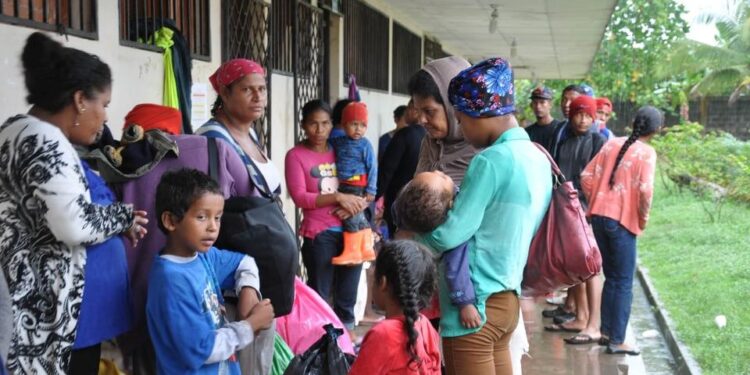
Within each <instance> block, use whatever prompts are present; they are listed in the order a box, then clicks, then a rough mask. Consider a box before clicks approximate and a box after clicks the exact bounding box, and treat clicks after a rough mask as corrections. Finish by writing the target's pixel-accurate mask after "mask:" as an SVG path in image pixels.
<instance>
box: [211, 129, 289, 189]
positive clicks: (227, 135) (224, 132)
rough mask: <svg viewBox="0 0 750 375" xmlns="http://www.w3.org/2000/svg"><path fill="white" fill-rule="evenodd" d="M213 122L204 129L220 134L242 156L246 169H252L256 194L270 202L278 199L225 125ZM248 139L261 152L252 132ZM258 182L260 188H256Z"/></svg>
mask: <svg viewBox="0 0 750 375" xmlns="http://www.w3.org/2000/svg"><path fill="white" fill-rule="evenodd" d="M214 121H216V124H215V125H209V126H205V125H204V127H206V129H207V130H213V131H216V132H218V133H220V134H221V135H222V136H223V137H224V139H226V140H227V141H228V142H229V143H230V144H231V145H232V146H233V147H234V148H235V149H236V150H237V152H238V153H239V154H240V155H241V156H242V159H243V161H245V162H246V163H247V164H248V167H249V168H248V169H252V172H250V179H251V180H253V184H254V185H256V188H257V190H258V192H259V193H260V195H262V196H264V197H266V198H268V199H271V200H277V199H279V192H278V191H271V188H270V187H269V186H268V182H267V181H266V177H265V176H263V173H262V172H261V171H260V169H259V168H258V166H257V165H256V164H255V161H254V160H253V158H252V157H251V156H250V155H248V154H247V153H246V152H245V150H243V149H242V147H241V146H240V144H239V143H238V142H237V140H236V139H234V137H233V136H232V135H231V134H230V133H229V131H228V130H227V129H226V125H224V124H223V123H221V121H219V120H217V119H214ZM209 138H211V137H209ZM250 139H252V140H253V142H254V143H255V145H256V146H257V147H258V149H259V150H262V148H261V147H260V144H259V143H258V141H257V139H256V138H255V137H254V133H253V132H251V133H250ZM268 162H269V163H270V162H271V159H268ZM258 182H260V184H261V185H262V186H257V185H258V184H257V183H258Z"/></svg>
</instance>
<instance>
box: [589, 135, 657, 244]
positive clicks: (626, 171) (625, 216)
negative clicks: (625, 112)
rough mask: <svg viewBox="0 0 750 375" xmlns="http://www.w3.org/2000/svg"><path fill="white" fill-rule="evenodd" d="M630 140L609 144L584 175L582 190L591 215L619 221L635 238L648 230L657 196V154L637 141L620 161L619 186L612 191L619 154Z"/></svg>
mask: <svg viewBox="0 0 750 375" xmlns="http://www.w3.org/2000/svg"><path fill="white" fill-rule="evenodd" d="M626 139H627V138H625V137H620V138H614V139H612V140H610V141H609V142H607V143H606V144H605V145H604V146H603V147H602V149H601V150H600V151H599V153H598V154H597V155H596V156H595V157H594V159H592V160H591V162H590V163H589V164H588V165H587V166H586V169H584V171H583V172H582V173H581V188H582V189H583V193H584V194H585V195H586V198H587V199H588V201H589V210H588V212H587V215H588V216H589V217H590V216H591V215H597V216H604V217H608V218H610V219H613V220H617V221H619V222H620V224H621V225H622V226H623V227H625V228H626V229H627V230H629V231H630V232H631V233H633V234H635V235H639V234H641V232H643V229H645V228H646V222H648V216H649V211H650V210H651V200H652V197H653V192H654V173H655V170H656V151H655V150H654V148H653V147H651V146H649V145H647V144H646V143H643V142H641V141H635V143H633V144H632V145H630V147H629V148H628V150H627V151H626V152H625V155H624V156H623V158H622V161H620V166H619V167H618V168H617V171H616V173H615V183H614V186H613V187H612V188H610V187H609V177H610V175H612V169H613V168H614V165H615V161H616V159H617V154H618V153H619V152H620V149H621V148H622V145H623V144H624V143H625V140H626Z"/></svg>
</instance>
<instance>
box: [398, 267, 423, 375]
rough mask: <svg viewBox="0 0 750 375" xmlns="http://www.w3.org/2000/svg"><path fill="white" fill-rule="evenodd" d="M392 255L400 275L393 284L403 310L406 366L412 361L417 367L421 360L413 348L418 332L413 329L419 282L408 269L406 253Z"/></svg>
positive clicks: (417, 315)
mask: <svg viewBox="0 0 750 375" xmlns="http://www.w3.org/2000/svg"><path fill="white" fill-rule="evenodd" d="M394 255H396V257H395V258H394V260H395V261H396V266H397V269H398V274H399V277H400V280H398V281H399V282H398V283H397V284H395V289H396V290H395V292H396V293H397V297H398V301H399V304H400V305H401V309H402V310H403V311H404V329H406V335H407V336H408V337H409V340H408V341H407V343H406V351H407V352H408V353H409V358H410V359H409V364H408V366H409V367H411V365H412V364H413V363H416V364H417V367H419V366H420V362H421V360H420V359H419V357H418V356H417V350H416V348H415V345H416V344H417V338H418V337H419V334H418V333H417V331H416V330H415V329H414V324H416V322H417V320H419V298H418V297H417V292H418V290H419V284H418V282H417V280H415V279H414V277H413V275H412V273H411V270H410V269H409V264H408V263H409V262H408V260H407V259H406V258H407V255H406V254H404V253H396V254H394Z"/></svg>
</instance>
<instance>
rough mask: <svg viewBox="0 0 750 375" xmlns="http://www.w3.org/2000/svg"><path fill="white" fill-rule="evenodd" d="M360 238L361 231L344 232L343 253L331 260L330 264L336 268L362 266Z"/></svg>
mask: <svg viewBox="0 0 750 375" xmlns="http://www.w3.org/2000/svg"><path fill="white" fill-rule="evenodd" d="M362 236H363V233H362V231H359V232H354V233H351V232H344V251H342V252H341V255H339V256H337V257H334V258H333V259H331V263H333V264H334V265H337V266H346V265H354V264H362V255H361V254H360V249H361V248H362Z"/></svg>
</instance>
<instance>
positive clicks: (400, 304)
mask: <svg viewBox="0 0 750 375" xmlns="http://www.w3.org/2000/svg"><path fill="white" fill-rule="evenodd" d="M436 275H437V270H436V268H435V260H434V258H433V256H432V254H431V253H430V251H429V250H427V249H426V248H425V247H424V246H422V245H420V244H418V243H416V242H414V241H410V240H395V241H391V242H388V243H387V244H385V246H384V247H383V249H382V250H380V253H378V257H377V260H376V261H375V282H376V285H375V291H374V300H375V303H376V304H377V305H378V306H379V307H380V308H381V309H383V310H385V312H386V319H385V320H383V321H382V322H380V323H378V324H377V325H376V326H375V327H373V328H372V329H371V330H370V331H369V332H368V333H367V335H366V336H365V338H364V340H363V341H362V349H361V350H360V352H359V357H357V360H356V361H354V365H353V366H352V369H351V371H350V372H349V375H357V374H368V375H371V374H375V375H377V374H420V375H438V374H440V363H441V360H440V338H439V336H438V333H437V331H435V329H434V328H433V327H432V325H431V324H430V321H429V320H427V318H426V317H425V316H423V315H422V314H420V313H419V310H421V309H422V308H424V307H425V306H426V305H427V303H428V301H429V300H430V298H431V297H432V295H433V293H434V291H435V288H436Z"/></svg>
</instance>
